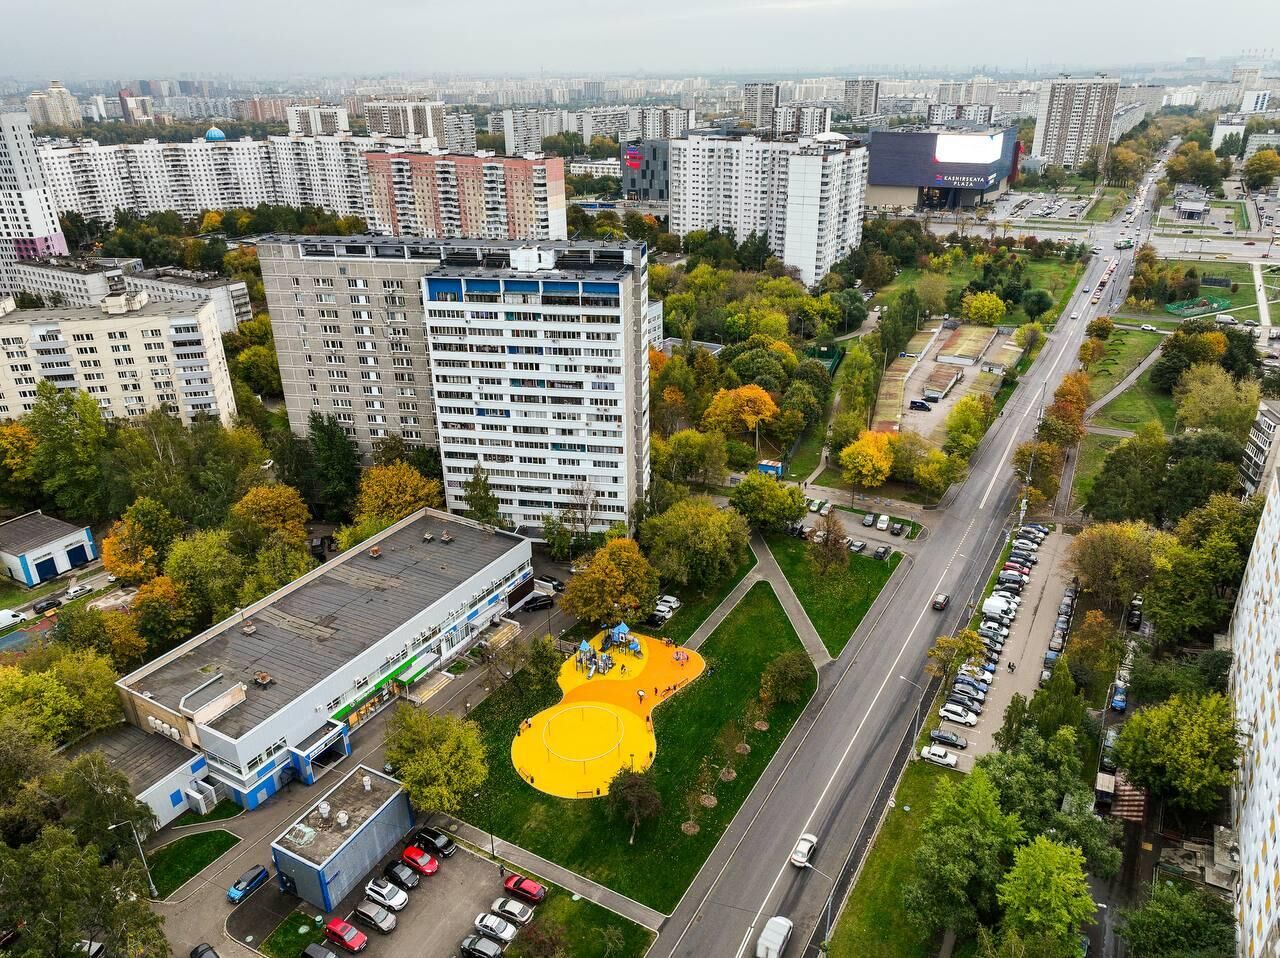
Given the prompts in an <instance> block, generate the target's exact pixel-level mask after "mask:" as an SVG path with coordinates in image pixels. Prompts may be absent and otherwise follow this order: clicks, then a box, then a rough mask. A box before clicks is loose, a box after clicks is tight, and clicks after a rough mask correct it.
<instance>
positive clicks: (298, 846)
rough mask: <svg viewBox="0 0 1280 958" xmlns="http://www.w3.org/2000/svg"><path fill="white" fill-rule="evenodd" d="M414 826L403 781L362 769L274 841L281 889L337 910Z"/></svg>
mask: <svg viewBox="0 0 1280 958" xmlns="http://www.w3.org/2000/svg"><path fill="white" fill-rule="evenodd" d="M411 828H413V809H411V808H410V807H409V795H408V793H407V792H406V791H405V790H404V789H403V788H401V787H400V783H399V782H397V781H396V780H395V779H393V778H388V777H387V776H386V775H383V774H382V773H381V772H376V771H374V770H373V769H371V768H368V767H366V766H364V765H359V766H357V767H356V768H355V769H354V770H353V771H352V772H351V774H349V775H348V776H347V777H346V778H344V779H343V780H342V781H341V782H339V783H338V784H337V785H335V786H334V787H333V788H331V789H330V790H329V791H327V792H325V794H324V797H323V798H321V799H320V800H319V801H318V802H316V803H315V804H314V805H312V806H311V808H310V809H308V810H307V812H306V814H304V815H303V816H302V817H301V818H299V819H298V820H297V821H296V822H294V823H293V824H292V825H290V826H289V828H288V829H287V830H286V831H285V833H284V834H283V835H281V836H280V837H279V838H277V839H276V840H275V841H274V842H272V843H271V858H272V861H274V862H275V866H276V873H277V876H278V881H279V882H280V888H281V890H282V891H286V892H289V893H290V894H292V895H297V896H298V897H299V898H301V899H302V900H303V901H306V902H308V903H310V904H312V905H314V906H315V907H317V908H322V909H324V910H325V911H326V912H330V911H333V910H334V908H335V907H337V905H338V903H339V902H341V901H342V899H344V898H346V897H347V894H348V893H349V892H351V891H352V890H353V889H355V888H356V887H357V886H359V885H360V884H361V883H362V882H364V881H365V879H366V876H367V875H368V874H369V872H370V871H371V870H372V869H373V867H374V866H375V865H377V864H378V862H379V860H380V859H381V858H382V856H383V855H385V854H386V853H387V852H389V851H390V850H391V849H392V848H394V847H395V846H396V844H397V843H398V842H399V841H400V840H401V839H403V838H404V836H405V835H406V834H407V833H408V831H409V829H411Z"/></svg>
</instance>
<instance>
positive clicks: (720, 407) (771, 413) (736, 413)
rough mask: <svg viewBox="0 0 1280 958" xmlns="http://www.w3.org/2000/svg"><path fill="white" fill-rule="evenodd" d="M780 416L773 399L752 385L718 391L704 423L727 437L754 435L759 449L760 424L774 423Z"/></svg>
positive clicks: (704, 418) (703, 419)
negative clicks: (745, 434)
mask: <svg viewBox="0 0 1280 958" xmlns="http://www.w3.org/2000/svg"><path fill="white" fill-rule="evenodd" d="M777 415H778V406H777V404H776V403H774V401H773V398H772V397H771V396H770V395H769V394H768V393H767V392H766V391H765V390H763V389H761V388H760V387H759V386H757V385H754V384H749V385H746V386H739V387H738V388H737V389H721V390H720V391H719V392H717V393H716V394H715V396H714V397H712V400H711V404H710V405H709V406H708V407H707V411H706V412H705V413H704V414H703V417H702V422H703V425H704V426H706V427H707V428H708V429H717V430H719V431H720V432H723V433H726V434H730V433H735V432H742V431H744V430H745V431H747V432H755V433H756V445H757V448H758V447H759V432H758V430H759V426H760V424H761V423H770V422H772V421H773V420H774V418H775V417H776V416H777Z"/></svg>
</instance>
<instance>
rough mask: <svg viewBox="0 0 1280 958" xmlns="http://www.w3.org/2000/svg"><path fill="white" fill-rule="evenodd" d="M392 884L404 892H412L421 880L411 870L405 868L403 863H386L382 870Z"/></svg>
mask: <svg viewBox="0 0 1280 958" xmlns="http://www.w3.org/2000/svg"><path fill="white" fill-rule="evenodd" d="M382 874H383V875H385V876H386V877H387V878H388V879H389V880H390V881H391V883H392V884H394V885H399V886H400V887H401V888H403V889H404V890H405V891H413V890H414V889H415V888H417V887H418V886H419V885H420V884H422V878H421V877H419V875H418V873H417V872H415V871H414V870H413V869H412V868H409V867H408V866H406V865H405V864H404V863H403V862H387V867H386V868H384V869H382Z"/></svg>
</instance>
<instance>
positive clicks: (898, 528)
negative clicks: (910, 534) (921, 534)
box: [889, 522, 905, 536]
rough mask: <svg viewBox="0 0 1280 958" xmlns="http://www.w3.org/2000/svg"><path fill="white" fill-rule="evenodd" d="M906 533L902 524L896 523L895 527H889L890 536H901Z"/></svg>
mask: <svg viewBox="0 0 1280 958" xmlns="http://www.w3.org/2000/svg"><path fill="white" fill-rule="evenodd" d="M904 531H905V528H904V527H903V525H902V523H901V522H895V523H894V524H893V525H891V526H890V527H889V535H891V536H900V535H902V533H903V532H904Z"/></svg>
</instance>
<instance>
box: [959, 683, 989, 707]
mask: <svg viewBox="0 0 1280 958" xmlns="http://www.w3.org/2000/svg"><path fill="white" fill-rule="evenodd" d="M951 691H952V692H958V693H960V694H961V695H967V696H969V698H971V699H973V700H974V701H975V702H977V703H979V704H981V703H983V702H985V701H986V700H987V692H986V690H985V689H984V688H982V687H981V686H980V685H978V683H976V682H974V683H973V684H972V685H971V684H969V683H968V682H962V681H960V679H959V678H957V679H956V680H955V682H954V683H952V686H951Z"/></svg>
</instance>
